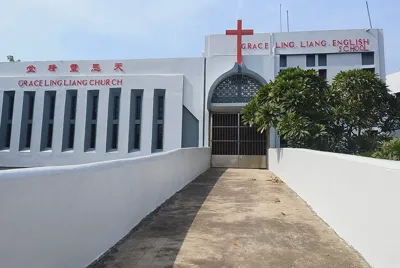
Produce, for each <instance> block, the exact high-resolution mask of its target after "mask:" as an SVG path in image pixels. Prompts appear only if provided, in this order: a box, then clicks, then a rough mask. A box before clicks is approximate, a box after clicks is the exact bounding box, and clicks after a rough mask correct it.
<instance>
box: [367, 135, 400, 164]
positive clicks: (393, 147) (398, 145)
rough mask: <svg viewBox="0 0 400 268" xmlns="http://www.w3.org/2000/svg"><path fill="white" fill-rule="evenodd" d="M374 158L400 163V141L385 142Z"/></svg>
mask: <svg viewBox="0 0 400 268" xmlns="http://www.w3.org/2000/svg"><path fill="white" fill-rule="evenodd" d="M372 157H374V158H380V159H387V160H396V161H400V139H393V140H391V141H387V142H385V143H384V144H383V145H382V146H381V147H380V148H379V149H378V150H377V151H376V152H375V153H374V154H373V155H372Z"/></svg>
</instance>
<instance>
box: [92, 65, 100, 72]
mask: <svg viewBox="0 0 400 268" xmlns="http://www.w3.org/2000/svg"><path fill="white" fill-rule="evenodd" d="M92 72H97V73H98V72H101V69H100V64H98V63H93V67H92Z"/></svg>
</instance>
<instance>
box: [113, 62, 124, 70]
mask: <svg viewBox="0 0 400 268" xmlns="http://www.w3.org/2000/svg"><path fill="white" fill-rule="evenodd" d="M114 71H121V72H122V71H123V69H122V63H121V62H117V63H115V65H114Z"/></svg>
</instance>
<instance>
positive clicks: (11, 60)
mask: <svg viewBox="0 0 400 268" xmlns="http://www.w3.org/2000/svg"><path fill="white" fill-rule="evenodd" d="M7 60H8V61H9V62H20V61H21V60H15V59H14V56H12V55H8V56H7Z"/></svg>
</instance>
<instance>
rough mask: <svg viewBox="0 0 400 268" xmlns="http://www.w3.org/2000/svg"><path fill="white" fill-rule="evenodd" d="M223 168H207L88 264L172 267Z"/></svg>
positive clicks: (99, 267) (99, 266) (120, 267)
mask: <svg viewBox="0 0 400 268" xmlns="http://www.w3.org/2000/svg"><path fill="white" fill-rule="evenodd" d="M225 171H226V169H210V170H208V171H207V172H205V173H203V174H202V175H200V176H199V177H197V178H196V179H195V180H193V181H192V182H191V183H189V184H188V185H186V186H185V187H184V188H183V189H182V190H180V191H179V192H177V193H176V194H175V195H173V196H172V197H171V198H170V199H168V200H167V201H166V202H165V203H163V204H162V205H161V206H160V207H159V208H157V209H156V210H155V211H154V212H152V213H151V214H150V215H149V216H147V217H146V218H145V219H143V220H142V222H140V223H139V225H138V226H136V227H135V228H134V229H133V230H132V231H131V232H130V233H129V234H128V235H127V236H126V237H125V238H123V239H122V240H121V241H119V242H118V243H117V244H116V245H115V246H114V247H113V248H111V249H110V250H109V252H107V253H106V254H105V255H103V256H102V257H101V258H100V259H99V260H97V261H96V262H94V263H92V264H91V265H89V266H88V267H87V268H109V267H116V268H117V267H118V268H124V267H173V266H174V263H175V260H176V258H177V256H178V254H179V252H180V250H181V247H182V244H183V242H184V241H185V237H186V235H187V233H188V231H189V228H190V227H191V225H192V223H193V221H194V219H195V217H196V215H197V213H198V212H199V210H200V208H201V207H202V205H203V203H204V201H205V200H206V199H207V197H208V196H209V194H210V192H211V191H212V189H213V188H214V186H215V184H216V183H217V182H218V180H219V179H220V177H221V176H222V174H224V172H225Z"/></svg>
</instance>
